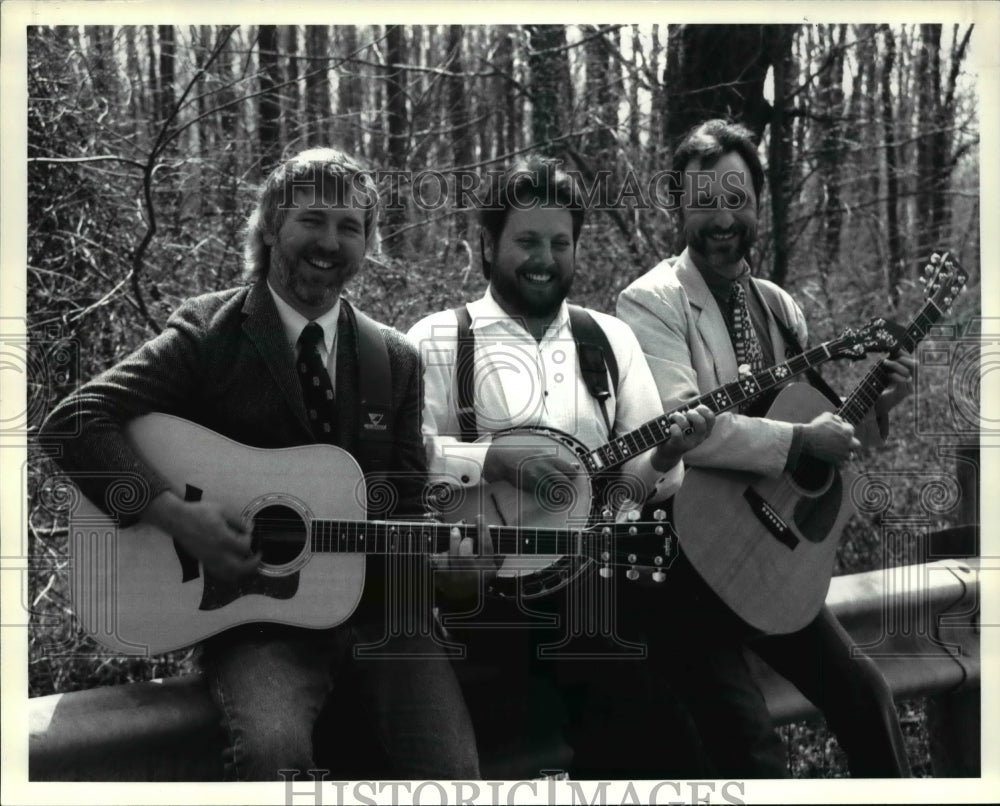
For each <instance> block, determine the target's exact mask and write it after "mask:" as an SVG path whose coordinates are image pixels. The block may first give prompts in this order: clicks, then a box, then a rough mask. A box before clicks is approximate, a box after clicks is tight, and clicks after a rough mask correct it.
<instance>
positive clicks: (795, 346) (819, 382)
mask: <svg viewBox="0 0 1000 806" xmlns="http://www.w3.org/2000/svg"><path fill="white" fill-rule="evenodd" d="M750 287H751V288H753V290H754V293H756V294H757V298H758V299H759V300H761V301H762V302H764V304H765V305H766V306H767V307H768V308H769V309H770V311H771V314H772V315H773V316H774V321H775V322H777V324H778V330H779V331H780V332H781V337H782V338H783V339H784V340H785V341H786V342H787V343H788V346H789V347H791V348H792V350H793V352H794V353H795V354H796V355H798V354H799V353H804V352H805V349H804V348H803V347H802V344H801V343H800V342H799V340H798V338H797V337H796V336H795V333H794V332H793V331H792V329H791V328H790V327H789V326H788V324H787V323H786V322H785V320H784V319H782V317H781V315H780V314H779V313H778V311H777V309H776V308H775V306H774V305H772V304H771V301H770V300H765V299H764V294H763V293H761V287H760V286H758V285H757V283H756V282H755V281H754V280H753V278H751V279H750ZM775 360H777V356H776V357H775ZM806 377H807V378H808V379H809V382H810V383H811V384H812V385H813V386H814V387H815V388H816V389H818V390H819V391H820V392H822V393H823V395H824V396H826V397H827V398H828V399H829V400H830V402H831V403H833V404H834V405H836V406H839V405H840V404H841V400H840V395H838V394H837V393H836V392H835V391H833V389H832V388H831V387H830V384H828V383H827V382H826V381H824V380H823V376H822V375H820V374H819V373H818V372H817V371H816V370H815V369H814V368H812V367H810V368H809V369H807V370H806Z"/></svg>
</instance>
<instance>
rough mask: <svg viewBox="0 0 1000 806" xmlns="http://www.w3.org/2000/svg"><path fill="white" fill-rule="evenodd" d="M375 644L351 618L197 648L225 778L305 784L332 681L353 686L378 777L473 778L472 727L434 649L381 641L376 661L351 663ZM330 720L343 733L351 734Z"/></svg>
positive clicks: (370, 625)
mask: <svg viewBox="0 0 1000 806" xmlns="http://www.w3.org/2000/svg"><path fill="white" fill-rule="evenodd" d="M382 637H383V627H382V624H381V622H380V621H379V620H377V619H364V618H361V619H358V618H352V619H351V620H349V621H348V622H346V623H345V624H342V625H339V626H337V627H334V628H332V629H328V630H305V629H298V628H289V627H280V626H276V625H249V626H245V627H238V628H236V629H233V630H229V631H227V632H226V633H223V634H221V635H219V636H216V637H214V638H211V639H209V640H208V641H206V642H205V643H204V644H203V646H202V651H201V665H202V668H203V669H204V671H205V673H206V675H207V677H208V680H209V682H210V688H211V693H212V697H213V699H214V700H215V702H216V704H217V705H218V707H219V710H220V712H221V713H222V723H223V727H224V729H225V732H226V735H227V737H228V747H227V748H226V749H225V752H224V761H225V768H226V777H227V779H228V780H276V779H279V780H280V779H281V777H282V776H281V775H279V770H293V771H297V772H299V778H300V779H308V778H309V777H310V776H309V774H308V772H307V771H308V770H310V769H315V768H316V762H315V758H314V753H313V730H314V727H315V724H316V719H317V716H318V715H319V714H320V711H321V710H322V708H323V705H324V703H325V702H326V701H327V698H328V697H329V695H330V694H331V692H332V691H333V689H334V687H335V686H337V685H338V683H340V684H345V683H349V684H351V685H357V686H358V690H357V692H352V694H353V695H354V696H356V697H359V698H363V699H362V705H363V711H362V712H363V713H364V714H365V716H366V717H367V718H368V719H370V725H366V726H364V727H365V728H366V729H368V728H370V729H371V730H370V732H371V733H373V734H374V738H375V741H377V742H378V744H379V750H380V751H381V753H382V754H383V755H384V757H385V758H386V759H387V760H388V764H389V767H390V768H389V769H388V770H386V771H385V772H384V777H386V778H399V779H475V778H478V777H479V759H478V755H477V751H476V741H475V735H474V733H473V729H472V723H471V720H470V718H469V714H468V712H467V710H466V707H465V702H464V700H463V698H462V692H461V690H460V688H459V685H458V681H457V680H456V678H455V675H454V672H453V670H452V667H451V665H450V662H449V661H448V659H447V658H446V657H444V656H443V654H442V651H441V648H440V647H439V646H438V644H436V643H435V642H434V641H433V640H432V639H431V638H429V637H423V636H416V637H412V636H411V637H398V638H397V637H390V638H389V639H388V643H387V644H385V645H384V646H383V647H382V648H381V649H382V656H375V657H357V656H356V653H355V651H354V650H355V647H356V646H357V645H358V644H366V643H373V642H376V641H378V640H379V639H381V638H382ZM388 654H392V657H388V656H387V655H388ZM332 722H333V726H332V727H334V728H335V729H336V730H339V731H343V732H345V733H347V734H351V733H352V732H353V731H355V730H356V728H357V727H358V726H356V725H352V724H343V723H342V722H339V721H337V720H333V721H332ZM345 775H346V777H351V776H350V773H349V771H346V773H345ZM288 777H291V775H290V774H289V776H288Z"/></svg>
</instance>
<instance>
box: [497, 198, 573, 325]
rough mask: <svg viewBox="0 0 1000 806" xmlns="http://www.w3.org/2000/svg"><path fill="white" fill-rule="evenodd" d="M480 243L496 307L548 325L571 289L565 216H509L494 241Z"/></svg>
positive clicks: (541, 212) (540, 212) (542, 210)
mask: <svg viewBox="0 0 1000 806" xmlns="http://www.w3.org/2000/svg"><path fill="white" fill-rule="evenodd" d="M484 237H485V242H484V250H485V257H486V259H487V260H488V261H489V262H490V264H491V269H490V287H491V288H492V290H493V295H494V297H495V298H496V300H497V302H498V303H499V304H500V307H502V308H503V309H504V310H505V311H506V312H507V313H509V314H510V315H511V316H514V317H522V318H527V319H549V320H551V319H552V317H554V316H555V314H556V312H557V311H558V310H559V306H560V305H561V304H562V301H563V300H564V299H566V296H567V295H568V294H569V291H570V288H571V287H572V285H573V273H574V271H575V263H576V247H575V245H574V243H573V219H572V216H571V215H570V212H569V210H567V209H565V208H563V207H538V208H536V209H531V210H510V211H509V212H508V214H507V218H506V221H505V222H504V226H503V229H502V230H501V232H500V236H499V238H498V239H497V240H496V241H494V239H493V238H492V237H490V235H489V233H485V236H484Z"/></svg>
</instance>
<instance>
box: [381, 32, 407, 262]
mask: <svg viewBox="0 0 1000 806" xmlns="http://www.w3.org/2000/svg"><path fill="white" fill-rule="evenodd" d="M385 44H386V53H385V58H386V65H385V67H384V72H385V82H384V83H385V94H386V99H385V110H386V117H387V121H386V128H387V130H388V135H389V136H388V139H387V141H386V154H387V156H388V162H389V166H390V167H391V168H394V169H396V170H402V169H404V168H405V167H406V164H407V159H406V155H407V151H408V148H409V142H408V140H409V138H408V132H409V118H408V113H407V108H406V89H407V82H406V72H405V71H404V70H403V68H402V65H403V64H405V62H406V47H405V42H404V39H403V27H402V26H401V25H390V26H389V27H388V29H387V30H386V37H385ZM406 208H407V204H406V186H405V184H404V183H402V182H400V183H394V184H393V186H392V188H391V190H390V197H389V198H388V199H387V204H386V208H385V221H386V232H385V233H383V237H384V241H383V245H384V246H385V248H386V250H387V251H388V252H389V254H391V255H393V256H397V257H398V256H401V255H402V254H403V252H404V251H405V247H406V238H405V237H404V235H403V234H402V233H401V232H400V230H401V229H402V228H403V226H404V225H405V224H406Z"/></svg>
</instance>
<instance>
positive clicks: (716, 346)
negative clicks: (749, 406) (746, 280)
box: [677, 249, 737, 385]
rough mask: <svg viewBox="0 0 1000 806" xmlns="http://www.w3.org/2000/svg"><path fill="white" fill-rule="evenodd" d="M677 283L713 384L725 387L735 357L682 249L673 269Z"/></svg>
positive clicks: (733, 374) (725, 330)
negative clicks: (709, 361) (708, 358)
mask: <svg viewBox="0 0 1000 806" xmlns="http://www.w3.org/2000/svg"><path fill="white" fill-rule="evenodd" d="M677 279H678V280H679V281H680V283H681V285H682V286H683V287H684V290H685V291H686V292H687V296H688V300H689V301H690V303H691V308H692V311H693V313H694V317H695V327H696V328H697V330H698V335H699V336H701V339H702V341H703V342H704V343H705V351H706V352H707V353H708V355H709V356H711V359H712V362H713V363H714V365H715V366H714V369H715V383H716V384H717V385H719V384H723V383H728V382H729V381H732V380H735V379H736V370H737V367H736V353H735V351H734V350H733V342H732V339H730V337H729V329H728V328H727V327H726V320H725V319H723V318H722V311H720V310H719V305H718V303H716V301H715V297H713V296H712V292H711V291H710V290H709V288H708V284H707V283H706V282H705V278H703V277H702V276H701V272H700V271H698V267H697V266H695V265H694V262H693V261H692V260H691V258H690V256H689V255H688V253H687V250H686V249H685V250H684V252H683V254H682V255H681V257H680V260H679V262H678V266H677Z"/></svg>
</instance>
